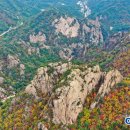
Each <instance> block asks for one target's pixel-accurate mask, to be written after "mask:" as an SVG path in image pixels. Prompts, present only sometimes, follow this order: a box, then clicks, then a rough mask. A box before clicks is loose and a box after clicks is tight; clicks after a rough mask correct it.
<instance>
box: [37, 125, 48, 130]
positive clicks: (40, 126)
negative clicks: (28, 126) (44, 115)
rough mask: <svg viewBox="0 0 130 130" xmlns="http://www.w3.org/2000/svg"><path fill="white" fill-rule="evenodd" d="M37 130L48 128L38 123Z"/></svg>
mask: <svg viewBox="0 0 130 130" xmlns="http://www.w3.org/2000/svg"><path fill="white" fill-rule="evenodd" d="M38 130H48V129H47V128H46V127H45V125H44V124H42V123H38Z"/></svg>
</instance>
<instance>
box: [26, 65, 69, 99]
mask: <svg viewBox="0 0 130 130" xmlns="http://www.w3.org/2000/svg"><path fill="white" fill-rule="evenodd" d="M70 66H71V64H70V63H65V64H62V63H55V64H49V65H48V67H41V68H39V69H38V71H37V75H36V76H35V77H34V79H33V80H32V82H31V84H30V85H28V86H27V87H26V90H25V91H26V92H27V93H29V94H33V95H35V96H36V97H37V96H38V95H39V94H44V95H46V94H48V93H49V92H52V89H53V88H54V85H55V84H56V82H57V81H58V79H59V76H61V75H62V74H63V73H64V72H66V71H67V70H68V68H69V67H70Z"/></svg>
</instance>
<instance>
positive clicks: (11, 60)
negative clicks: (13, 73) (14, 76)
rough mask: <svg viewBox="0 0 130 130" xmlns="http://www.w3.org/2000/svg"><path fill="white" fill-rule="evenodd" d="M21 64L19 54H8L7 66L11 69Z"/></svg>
mask: <svg viewBox="0 0 130 130" xmlns="http://www.w3.org/2000/svg"><path fill="white" fill-rule="evenodd" d="M18 64H19V59H18V57H17V56H12V55H8V56H7V68H9V69H11V68H13V67H17V66H18Z"/></svg>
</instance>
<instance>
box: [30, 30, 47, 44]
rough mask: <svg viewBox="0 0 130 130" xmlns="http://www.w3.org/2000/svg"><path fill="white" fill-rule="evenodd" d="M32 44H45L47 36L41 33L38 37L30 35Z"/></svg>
mask: <svg viewBox="0 0 130 130" xmlns="http://www.w3.org/2000/svg"><path fill="white" fill-rule="evenodd" d="M29 39H30V42H31V43H38V42H42V43H45V42H46V36H45V34H43V33H41V32H39V33H38V34H37V35H34V34H33V35H30V36H29Z"/></svg>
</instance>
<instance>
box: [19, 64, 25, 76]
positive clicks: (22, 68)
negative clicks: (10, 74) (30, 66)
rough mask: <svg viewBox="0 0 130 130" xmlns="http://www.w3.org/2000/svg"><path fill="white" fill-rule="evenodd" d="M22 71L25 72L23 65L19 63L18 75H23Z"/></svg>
mask: <svg viewBox="0 0 130 130" xmlns="http://www.w3.org/2000/svg"><path fill="white" fill-rule="evenodd" d="M24 72H25V65H24V64H20V75H24Z"/></svg>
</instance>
